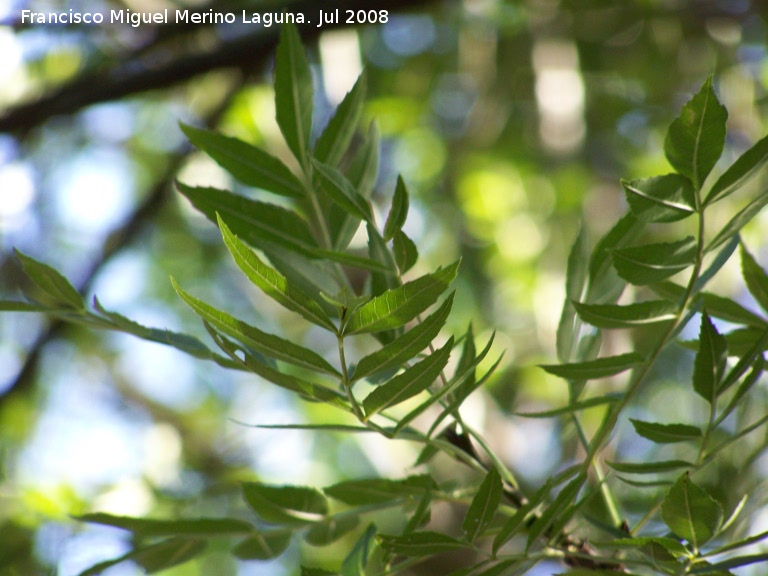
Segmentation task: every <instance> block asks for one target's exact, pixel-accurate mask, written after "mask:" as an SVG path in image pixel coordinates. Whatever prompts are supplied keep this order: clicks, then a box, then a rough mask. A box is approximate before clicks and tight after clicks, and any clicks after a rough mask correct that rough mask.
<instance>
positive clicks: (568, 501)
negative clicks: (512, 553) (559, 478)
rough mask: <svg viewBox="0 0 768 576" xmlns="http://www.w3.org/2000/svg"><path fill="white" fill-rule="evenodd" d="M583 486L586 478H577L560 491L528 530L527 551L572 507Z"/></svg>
mask: <svg viewBox="0 0 768 576" xmlns="http://www.w3.org/2000/svg"><path fill="white" fill-rule="evenodd" d="M583 485H584V477H583V476H577V477H576V478H574V479H573V480H571V481H570V482H569V483H568V484H566V485H565V486H564V487H563V489H562V490H560V492H559V493H558V495H557V496H556V497H555V499H554V500H553V501H552V503H551V504H550V505H549V506H547V508H546V509H545V510H544V511H543V512H542V513H541V515H540V516H539V517H538V518H536V520H535V521H534V522H533V524H531V526H530V528H529V529H528V543H527V546H526V549H530V547H531V546H532V545H533V543H534V542H535V541H536V540H537V539H538V538H539V536H541V535H542V534H543V533H544V532H545V531H546V529H547V528H548V527H549V526H550V524H551V523H552V522H553V521H554V520H555V518H556V517H557V516H559V515H560V514H562V513H563V511H564V510H565V509H567V508H568V507H569V506H571V505H572V503H573V501H574V500H575V499H576V497H577V496H578V494H579V491H580V490H581V487H582V486H583Z"/></svg>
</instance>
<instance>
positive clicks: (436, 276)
mask: <svg viewBox="0 0 768 576" xmlns="http://www.w3.org/2000/svg"><path fill="white" fill-rule="evenodd" d="M458 268H459V263H458V262H455V263H454V264H452V265H451V266H449V267H447V268H439V269H438V270H437V271H435V272H434V273H432V274H425V275H424V276H422V277H420V278H417V279H416V280H413V281H411V282H407V283H405V284H403V285H402V286H400V287H398V288H395V289H393V290H388V291H387V292H385V293H384V294H382V295H380V296H377V297H375V298H373V299H372V300H370V301H369V302H367V303H366V304H363V305H362V306H360V307H359V308H358V309H357V310H355V312H354V313H353V315H352V317H351V318H350V320H349V322H348V324H347V325H346V326H345V328H344V331H345V333H347V334H354V333H359V332H379V331H381V330H388V329H391V328H399V327H400V326H403V325H404V324H406V323H407V322H409V321H411V320H413V319H414V318H415V317H416V316H417V315H419V314H421V313H422V312H423V311H424V310H426V309H427V308H429V307H430V306H431V305H432V304H434V302H435V300H437V297H438V296H440V294H442V293H443V292H445V290H446V289H447V288H448V285H449V284H450V283H451V282H452V281H453V279H454V278H455V277H456V272H457V270H458Z"/></svg>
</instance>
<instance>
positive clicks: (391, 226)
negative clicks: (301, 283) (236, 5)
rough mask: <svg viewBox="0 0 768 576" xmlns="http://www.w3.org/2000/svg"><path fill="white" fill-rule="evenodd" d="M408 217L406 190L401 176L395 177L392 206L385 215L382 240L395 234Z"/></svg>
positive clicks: (387, 239) (390, 238)
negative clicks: (395, 183) (395, 184)
mask: <svg viewBox="0 0 768 576" xmlns="http://www.w3.org/2000/svg"><path fill="white" fill-rule="evenodd" d="M407 217H408V190H407V189H406V187H405V182H404V181H403V177H402V176H398V177H397V186H395V195H394V196H393V197H392V206H391V207H390V209H389V214H388V215H387V221H386V223H385V224H384V240H386V241H389V240H392V238H393V237H394V235H395V232H397V231H399V230H401V229H402V228H403V224H405V219H406V218H407Z"/></svg>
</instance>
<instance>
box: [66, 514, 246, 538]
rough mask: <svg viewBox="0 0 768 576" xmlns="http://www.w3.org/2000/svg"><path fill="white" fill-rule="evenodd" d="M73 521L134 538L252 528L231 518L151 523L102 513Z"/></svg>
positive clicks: (204, 534)
mask: <svg viewBox="0 0 768 576" xmlns="http://www.w3.org/2000/svg"><path fill="white" fill-rule="evenodd" d="M74 518H75V520H79V521H81V522H90V523H92V524H103V525H105V526H114V527H115V528H122V529H123V530H128V531H130V532H133V533H134V534H136V535H137V536H141V537H149V536H179V535H185V536H215V535H220V534H231V535H235V534H249V533H251V532H253V530H254V527H253V526H252V525H251V524H249V523H248V522H245V521H243V520H236V519H234V518H189V519H185V520H155V519H150V518H132V517H129V516H113V515H111V514H105V513H103V512H97V513H94V514H83V515H82V516H75V517H74Z"/></svg>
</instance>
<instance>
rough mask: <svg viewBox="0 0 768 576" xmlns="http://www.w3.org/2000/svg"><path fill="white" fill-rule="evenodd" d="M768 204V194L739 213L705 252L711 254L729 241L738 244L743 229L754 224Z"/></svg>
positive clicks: (753, 201)
mask: <svg viewBox="0 0 768 576" xmlns="http://www.w3.org/2000/svg"><path fill="white" fill-rule="evenodd" d="M766 204H768V194H766V193H763V194H760V196H758V197H757V198H755V199H754V200H752V202H750V203H749V204H747V205H746V206H745V207H744V208H742V209H741V210H739V212H738V213H737V214H736V215H735V216H734V217H733V218H731V219H730V220H729V221H728V224H726V225H725V226H723V228H721V229H720V232H718V233H717V235H716V236H715V237H714V238H713V239H712V241H711V242H710V243H709V244H708V245H707V247H706V248H705V249H704V251H705V252H711V251H712V250H714V249H715V248H717V247H719V246H720V245H721V244H723V243H725V242H727V241H728V240H733V239H736V240H737V242H738V234H739V232H740V231H741V229H742V228H743V227H744V226H746V225H747V224H749V223H750V222H752V220H754V218H755V216H757V214H758V213H759V212H760V211H761V210H762V209H763V208H765V205H766Z"/></svg>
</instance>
